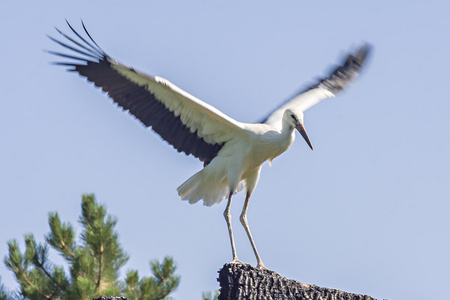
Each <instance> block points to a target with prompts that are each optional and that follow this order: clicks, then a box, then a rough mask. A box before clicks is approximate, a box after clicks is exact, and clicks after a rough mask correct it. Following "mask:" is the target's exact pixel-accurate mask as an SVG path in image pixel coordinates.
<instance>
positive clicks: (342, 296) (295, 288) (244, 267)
mask: <svg viewBox="0 0 450 300" xmlns="http://www.w3.org/2000/svg"><path fill="white" fill-rule="evenodd" d="M217 281H219V283H220V296H219V300H244V299H245V300H247V299H248V300H256V299H258V300H266V299H267V300H269V299H273V300H285V299H286V300H287V299H298V300H306V299H308V300H375V299H374V298H372V297H370V296H367V295H358V294H351V293H346V292H343V291H340V290H336V289H329V288H324V287H319V286H316V285H307V284H303V283H301V282H299V281H296V280H292V279H286V278H285V277H283V276H281V275H280V274H278V273H276V272H274V271H270V270H260V269H256V268H254V267H252V266H251V265H248V264H225V265H224V266H223V267H222V269H221V270H220V271H219V278H218V279H217Z"/></svg>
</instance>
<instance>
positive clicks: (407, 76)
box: [0, 0, 450, 300]
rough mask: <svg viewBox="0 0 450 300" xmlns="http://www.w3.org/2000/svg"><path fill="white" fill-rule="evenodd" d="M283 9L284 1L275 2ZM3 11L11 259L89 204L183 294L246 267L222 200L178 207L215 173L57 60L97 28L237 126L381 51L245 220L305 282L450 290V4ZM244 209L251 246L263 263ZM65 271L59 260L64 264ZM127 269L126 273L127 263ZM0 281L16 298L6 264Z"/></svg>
mask: <svg viewBox="0 0 450 300" xmlns="http://www.w3.org/2000/svg"><path fill="white" fill-rule="evenodd" d="M275 3H276V4H275ZM424 3H425V2H424V1H395V2H393V1H350V0H349V1H278V2H274V1H245V2H244V1H241V2H237V1H196V0H195V1H178V0H174V1H72V2H69V1H44V2H41V1H38V2H36V1H3V2H2V3H1V4H0V28H1V29H0V38H1V40H2V46H1V47H0V56H1V57H2V60H3V64H2V72H1V73H0V82H1V87H2V97H1V100H0V101H1V104H2V109H1V110H0V137H1V140H2V143H1V145H2V146H1V147H0V187H1V190H2V193H1V196H0V211H1V219H0V228H1V229H0V257H3V256H4V255H6V253H7V246H6V243H7V241H8V240H11V239H13V238H17V239H20V240H22V236H23V234H25V233H28V232H33V233H34V234H35V236H36V237H37V238H39V239H41V240H42V238H43V235H44V234H45V233H47V232H48V230H49V229H48V225H47V213H48V212H50V211H57V212H59V214H60V216H61V218H62V219H63V220H65V221H69V222H72V223H76V222H77V218H78V215H79V213H80V201H81V194H83V193H95V194H96V196H97V199H98V200H99V201H100V202H102V203H104V204H105V205H106V206H107V208H108V211H109V212H110V213H111V214H113V215H115V216H117V217H118V220H119V223H118V231H119V234H120V240H121V241H122V243H123V247H124V248H125V250H126V251H127V252H128V253H129V254H130V256H131V259H130V261H129V263H128V264H127V265H126V267H125V269H138V270H139V272H140V273H141V274H142V275H148V274H149V273H150V271H149V268H148V262H149V260H151V259H162V258H163V257H164V256H166V255H171V256H173V257H174V259H175V261H176V262H177V265H178V272H179V274H180V275H181V285H180V287H179V289H178V290H177V292H176V293H175V294H174V298H175V299H200V298H201V293H202V291H212V290H215V289H217V288H218V283H217V282H216V277H217V270H218V269H219V268H220V267H221V266H222V265H223V264H224V263H226V262H228V261H230V260H231V250H230V246H229V239H228V233H227V229H226V224H225V221H224V219H223V215H222V213H223V210H224V209H225V203H221V204H219V205H216V206H213V207H209V208H208V207H203V206H202V205H201V204H197V205H189V204H188V203H186V202H182V201H180V200H179V198H178V196H177V193H176V188H177V187H178V185H179V184H181V183H182V182H184V181H185V180H186V179H187V178H189V177H190V176H191V175H192V174H194V173H195V172H197V171H198V170H200V169H201V166H202V165H201V163H200V162H199V161H197V160H196V159H195V158H193V157H186V156H185V155H183V154H179V153H177V152H176V151H175V150H173V149H172V147H171V146H169V145H168V144H167V143H165V142H163V141H162V140H161V138H160V137H159V136H157V135H156V134H154V133H153V132H151V130H149V129H145V128H144V127H142V126H140V124H139V123H138V122H137V121H136V120H133V118H131V117H129V116H127V114H126V113H123V112H120V110H118V109H117V108H116V107H115V106H114V105H113V104H111V101H110V100H108V99H107V97H106V96H105V95H104V94H103V93H101V92H100V91H99V90H98V89H95V88H93V87H92V85H90V84H87V83H86V82H85V80H84V79H81V78H80V77H78V76H76V75H74V74H72V73H68V72H65V71H64V70H63V68H61V67H56V66H53V65H51V64H49V62H51V61H54V58H53V57H51V56H50V55H49V54H47V53H45V52H44V51H43V49H53V50H60V48H59V47H58V46H57V45H56V44H54V43H52V42H51V41H50V40H49V39H48V38H47V37H46V36H45V35H46V34H50V35H52V36H57V33H56V31H55V30H54V28H53V26H57V27H58V28H60V29H63V30H65V31H67V27H66V25H65V21H64V19H67V20H69V21H70V22H71V23H73V24H74V25H75V27H76V28H78V29H80V28H81V26H80V22H79V21H80V19H83V20H84V22H85V24H86V25H87V27H88V29H89V30H90V33H91V35H92V36H93V37H94V39H95V40H96V41H97V43H98V44H99V45H100V46H101V47H102V48H103V49H104V50H105V51H106V52H107V53H108V54H109V55H111V56H112V57H114V58H116V59H117V60H119V61H121V62H122V63H125V64H128V65H130V66H133V67H135V68H136V69H139V70H141V71H143V72H146V73H148V74H151V75H158V76H161V77H164V78H167V79H169V80H170V81H172V82H173V83H175V84H176V85H178V86H179V87H181V88H183V89H184V90H186V91H188V92H189V93H191V94H193V95H195V96H196V97H198V98H200V99H202V100H204V101H206V102H208V103H210V104H212V105H214V106H215V107H217V108H218V109H220V110H221V111H223V112H224V113H226V114H228V115H229V116H231V117H233V118H235V119H236V120H238V121H243V122H253V121H258V120H260V119H261V118H262V117H263V116H265V115H266V114H267V113H268V112H269V111H271V110H272V108H274V107H275V106H277V105H278V104H279V103H280V102H282V101H284V100H285V99H286V98H288V97H289V96H291V95H292V94H293V93H294V92H296V91H298V90H299V89H300V88H302V87H304V86H305V85H308V84H310V83H312V82H314V79H315V78H317V77H319V76H321V75H324V74H326V72H327V70H329V69H330V67H332V66H333V64H335V63H338V62H340V60H341V59H342V57H343V56H344V55H345V53H346V52H347V51H348V50H352V49H354V48H355V47H356V46H357V45H359V44H361V43H362V42H369V43H371V44H372V45H373V46H374V52H373V55H372V57H371V59H370V61H369V63H368V65H367V66H366V68H365V69H364V72H363V74H362V76H360V77H359V78H358V80H357V81H356V82H355V83H354V84H353V85H352V86H351V87H350V88H348V89H347V90H346V91H344V92H343V93H342V94H340V95H339V96H338V97H337V98H335V99H332V100H327V101H324V102H322V103H320V104H319V105H317V106H315V107H313V108H311V109H310V110H308V111H307V112H306V113H305V126H306V129H307V131H308V134H309V137H310V139H311V141H312V143H313V145H314V149H315V150H314V151H311V150H309V148H308V147H307V145H306V144H305V143H304V141H303V140H302V139H301V138H300V137H298V138H297V141H296V142H295V143H294V145H293V146H292V147H291V149H290V150H289V151H288V152H286V153H285V154H283V155H282V156H280V157H279V158H277V159H275V161H274V163H273V166H272V167H269V166H268V165H265V166H264V167H263V170H262V175H261V180H260V182H259V185H258V187H257V188H256V191H255V193H254V195H253V197H252V200H251V202H250V208H249V212H248V219H249V223H250V227H251V229H252V233H253V237H254V239H255V242H256V244H257V246H258V250H259V252H260V255H261V257H262V259H263V261H264V263H265V265H266V266H267V267H268V268H269V269H272V270H275V271H276V272H278V273H280V274H281V275H284V276H286V277H288V278H292V279H297V280H300V281H302V282H305V283H312V284H316V285H319V286H325V287H330V288H337V289H341V290H345V291H348V292H355V293H362V294H368V295H371V296H373V297H377V298H380V299H418V300H419V299H436V298H439V299H443V297H445V296H443V295H442V294H441V293H442V290H439V289H435V288H433V287H439V286H447V285H448V282H449V280H450V276H449V272H448V270H449V269H450V259H449V258H448V253H450V237H449V232H450V196H449V192H448V190H449V185H450V155H449V153H450V142H449V138H450V135H449V131H448V128H449V127H450V119H449V113H450V101H449V99H448V95H447V91H446V87H448V85H449V76H448V68H449V66H450V55H449V53H450V39H449V38H448V32H449V31H450V4H449V3H448V1H428V2H427V3H426V4H424ZM242 204H243V194H239V195H238V196H236V197H235V199H234V202H233V206H232V214H233V217H234V219H233V220H234V221H233V224H234V231H235V238H236V244H237V253H238V256H239V258H240V259H241V260H243V261H245V262H248V263H252V264H255V263H256V262H255V258H254V256H253V253H252V250H251V247H250V244H249V242H248V240H247V237H246V235H245V232H244V230H243V229H242V228H241V226H240V224H239V221H238V218H239V214H240V211H241V209H242ZM53 258H54V260H55V261H56V262H60V261H61V260H60V258H58V257H57V256H54V257H53ZM124 271H125V270H124ZM0 276H1V277H2V280H3V281H4V283H5V284H6V285H7V286H9V287H15V284H14V279H13V277H12V274H11V273H10V272H9V271H7V270H6V268H5V267H4V266H3V265H0Z"/></svg>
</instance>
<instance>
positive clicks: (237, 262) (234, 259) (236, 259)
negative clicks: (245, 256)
mask: <svg viewBox="0 0 450 300" xmlns="http://www.w3.org/2000/svg"><path fill="white" fill-rule="evenodd" d="M230 264H238V265H243V264H244V263H243V262H242V261H240V260H239V259H238V258H237V257H235V258H233V260H232V261H230Z"/></svg>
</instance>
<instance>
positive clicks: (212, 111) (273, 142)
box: [49, 22, 370, 268]
mask: <svg viewBox="0 0 450 300" xmlns="http://www.w3.org/2000/svg"><path fill="white" fill-rule="evenodd" d="M67 24H68V25H69V27H70V29H71V30H72V31H73V33H74V34H75V35H76V36H77V38H72V37H70V36H69V35H67V34H65V33H63V32H62V31H60V30H58V29H56V30H57V31H58V33H60V34H61V35H62V36H63V37H64V38H66V39H67V40H68V42H69V43H67V42H61V41H59V40H57V39H55V38H52V37H50V36H49V38H50V39H51V40H53V41H54V42H56V43H58V44H59V45H61V46H63V47H65V48H66V49H69V50H71V51H73V52H74V53H72V54H70V55H69V54H64V53H60V52H54V51H49V52H50V53H51V54H54V55H58V56H60V57H64V58H67V59H70V60H71V62H57V63H55V64H58V65H64V66H67V67H68V68H69V69H68V70H70V71H75V72H78V73H79V74H80V75H82V76H85V77H86V78H87V79H88V80H89V81H91V82H93V83H94V84H95V85H96V86H98V87H101V88H102V90H103V91H105V92H107V93H108V96H109V97H111V98H112V99H113V101H114V102H115V103H117V104H118V105H119V106H120V107H122V108H123V110H128V111H129V113H130V114H132V115H133V116H135V117H136V118H137V119H138V120H139V121H141V122H142V123H143V124H144V126H146V127H151V128H152V129H153V130H154V131H155V132H156V133H158V134H159V135H160V136H161V137H162V138H163V139H165V140H166V141H167V142H168V143H169V144H171V145H172V146H173V147H174V148H175V149H177V150H178V152H184V153H186V155H189V154H192V155H194V156H195V157H197V158H198V159H200V160H201V161H202V162H204V168H203V169H202V170H200V171H199V172H197V173H196V174H194V175H193V176H192V177H191V178H189V179H188V180H187V181H186V182H184V183H183V184H182V185H180V186H179V187H178V189H177V191H178V195H179V196H180V197H181V198H182V199H183V200H188V201H189V203H191V204H193V203H196V202H198V201H199V200H203V204H204V205H206V206H211V205H213V204H216V203H219V202H221V201H222V200H223V199H225V198H227V199H228V203H227V206H226V209H225V211H224V217H225V220H226V222H227V225H228V232H229V236H230V241H231V249H232V253H233V261H232V262H233V263H240V262H239V260H238V257H237V255H236V249H235V245H234V239H233V232H232V228H231V214H230V206H231V199H232V197H233V195H234V194H236V193H237V192H239V191H240V190H241V189H243V188H244V187H245V190H246V197H245V202H244V207H243V209H242V213H241V216H240V221H241V223H242V225H243V226H244V228H245V231H246V232H247V235H248V238H249V240H250V243H251V245H252V248H253V251H254V253H255V256H256V259H257V267H258V268H264V265H263V262H262V260H261V258H260V256H259V254H258V251H257V250H256V246H255V243H254V241H253V238H252V235H251V233H250V229H249V226H248V223H247V208H248V204H249V200H250V196H251V195H252V192H253V191H254V189H255V187H256V184H257V183H258V180H259V175H260V171H261V166H262V164H263V163H264V162H265V161H267V160H268V161H269V162H270V163H271V162H272V160H273V159H274V158H275V157H277V156H278V155H280V154H281V153H283V152H284V151H286V150H287V149H288V148H289V147H290V146H291V144H292V143H293V142H294V139H295V132H294V129H297V130H298V131H299V132H300V134H301V135H302V137H303V138H304V139H305V141H306V143H307V144H308V146H309V147H310V148H311V149H313V147H312V145H311V142H310V140H309V138H308V135H307V134H306V131H305V128H304V126H303V112H304V111H305V110H307V109H308V108H310V107H311V106H313V105H315V104H317V103H319V102H320V101H322V100H324V99H326V98H330V97H334V96H335V94H336V93H337V92H339V91H340V90H342V89H343V88H344V87H345V86H346V85H347V84H348V83H349V82H350V81H352V80H353V79H354V78H355V77H357V75H358V72H359V69H360V68H361V66H362V64H363V62H364V60H365V58H366V56H367V54H368V53H369V51H370V46H369V45H367V44H366V45H363V46H362V47H360V48H359V49H358V50H357V51H356V52H355V54H349V55H348V56H347V57H346V59H345V62H344V63H343V64H342V66H338V67H337V68H336V69H335V70H334V71H333V72H332V73H331V74H330V75H329V76H328V77H326V78H324V79H322V80H320V81H319V82H318V83H317V84H315V85H313V86H311V87H309V88H307V89H305V90H304V91H302V92H301V93H298V94H297V95H295V96H294V97H293V98H292V99H289V100H288V101H287V102H285V103H283V104H282V105H281V106H280V107H278V108H277V109H275V110H274V111H273V112H271V113H270V114H269V115H268V116H267V117H266V118H265V119H264V120H263V121H261V122H259V123H255V124H251V123H242V122H238V121H236V120H234V119H232V118H230V117H229V116H227V115H225V114H224V113H222V112H221V111H219V110H218V109H216V108H214V107H213V106H211V105H209V104H207V103H205V102H203V101H201V100H199V99H197V98H195V97H194V96H192V95H190V94H188V93H187V92H185V91H183V90H182V89H180V88H179V87H177V86H176V85H174V84H173V83H171V82H169V81H168V80H166V79H164V78H161V77H158V76H154V77H153V76H149V75H146V74H144V73H141V72H139V71H137V70H135V69H133V68H130V67H127V66H125V65H122V64H121V63H119V62H117V61H116V60H114V59H112V58H111V57H109V56H108V55H107V54H106V53H105V52H104V51H103V50H102V49H101V48H100V47H99V46H98V45H97V43H96V42H95V41H94V40H93V39H92V38H91V36H90V35H89V33H88V31H87V30H86V27H85V26H84V24H83V29H84V31H85V33H86V35H87V37H88V39H87V38H84V37H82V35H80V34H79V33H77V32H76V31H75V30H74V29H73V27H72V26H71V25H70V24H69V23H68V22H67Z"/></svg>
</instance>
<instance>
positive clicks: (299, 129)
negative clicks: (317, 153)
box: [295, 124, 314, 150]
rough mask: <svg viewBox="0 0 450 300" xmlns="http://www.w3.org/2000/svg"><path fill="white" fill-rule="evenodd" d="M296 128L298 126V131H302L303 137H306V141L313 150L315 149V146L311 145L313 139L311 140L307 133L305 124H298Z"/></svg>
mask: <svg viewBox="0 0 450 300" xmlns="http://www.w3.org/2000/svg"><path fill="white" fill-rule="evenodd" d="M295 128H297V130H298V132H300V134H301V135H302V137H303V138H304V139H305V142H306V143H307V144H308V146H309V148H311V150H314V149H313V146H312V145H311V141H310V140H309V137H308V134H307V133H306V130H305V126H303V124H298V125H297V126H296V127H295Z"/></svg>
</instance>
